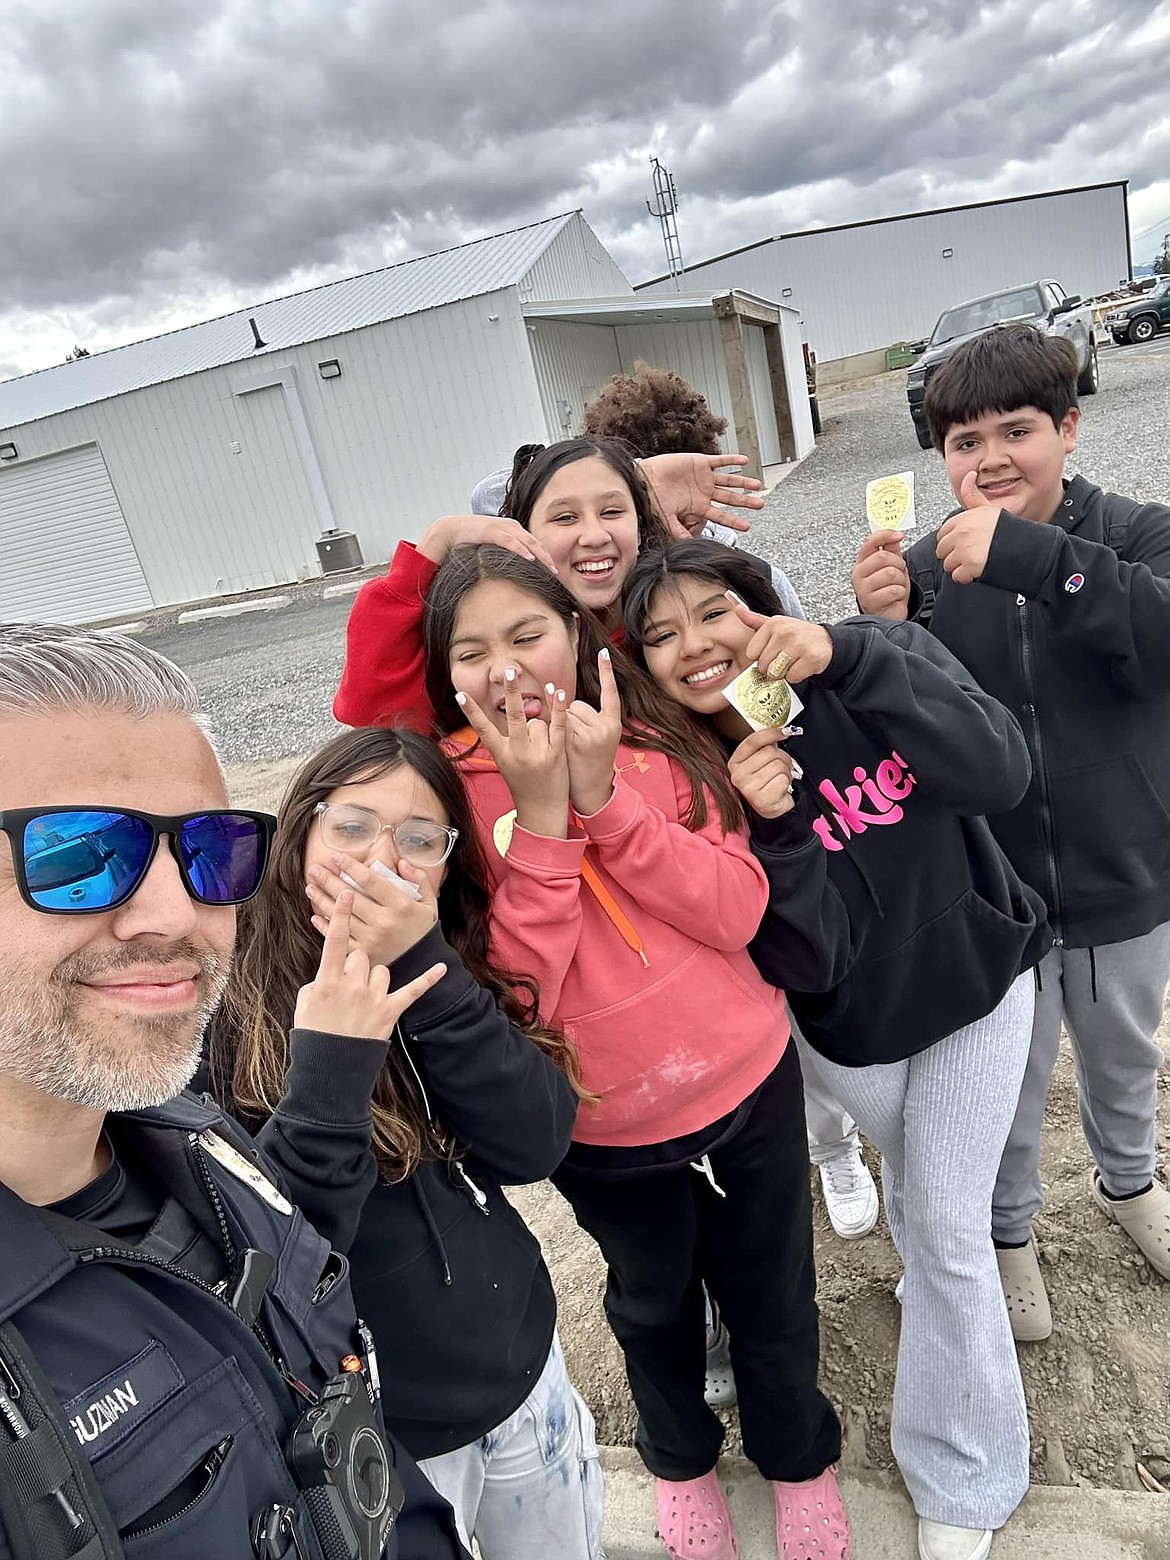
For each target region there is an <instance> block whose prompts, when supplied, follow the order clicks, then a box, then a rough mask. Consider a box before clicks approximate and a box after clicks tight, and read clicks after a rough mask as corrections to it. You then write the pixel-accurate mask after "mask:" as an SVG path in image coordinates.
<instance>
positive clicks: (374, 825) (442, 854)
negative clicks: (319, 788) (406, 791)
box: [314, 802, 459, 867]
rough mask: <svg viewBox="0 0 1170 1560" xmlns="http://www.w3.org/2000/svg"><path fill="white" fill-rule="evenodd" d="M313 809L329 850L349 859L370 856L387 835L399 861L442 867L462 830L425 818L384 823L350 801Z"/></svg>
mask: <svg viewBox="0 0 1170 1560" xmlns="http://www.w3.org/2000/svg"><path fill="white" fill-rule="evenodd" d="M314 810H315V812H316V815H317V817H318V818H319V820H320V825H321V838H322V840H323V841H324V842H325V844H326V845H327V846H328V848H329V849H330V850H341V851H345V852H346V854H347V855H350V856H365V855H367V854H368V853H369V852H370V851H371V850H373V848H374V846H375V845H376V844H377V843H378V840H379V839H380V838H381V836H382V835H383V834H388V835H389V836H390V838H391V840H393V842H394V849H395V850H396V851H397V853H398V856H399V857H400V858H402V857H405V859H406V860H407V861H412V862H413V863H414V865H415V866H416V867H441V866H442V864H443V862H444V861H446V859H447V857H448V856H449V855H450V854H451V852H452V851H453V850H454V848H455V841H456V840H457V839H458V838H459V830H458V829H452V828H449V827H448V826H447V825H446V824H444V823H431V822H429V821H428V820H427V819H425V818H407V819H406V821H405V822H404V823H383V822H382V820H381V818H379V817H378V814H377V813H376V812H371V811H370V809H369V808H368V807H355V806H353V805H352V804H351V803H349V802H343V803H340V804H338V805H336V806H332V807H331V806H329V804H328V803H327V802H318V803H317V806H316V808H315V809H314Z"/></svg>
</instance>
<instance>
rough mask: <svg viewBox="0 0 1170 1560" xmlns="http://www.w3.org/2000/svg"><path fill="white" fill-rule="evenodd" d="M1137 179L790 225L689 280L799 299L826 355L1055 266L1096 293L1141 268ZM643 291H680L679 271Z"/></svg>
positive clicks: (926, 325) (1053, 271)
mask: <svg viewBox="0 0 1170 1560" xmlns="http://www.w3.org/2000/svg"><path fill="white" fill-rule="evenodd" d="M1127 192H1128V184H1127V181H1125V180H1120V181H1118V182H1116V183H1112V184H1091V185H1085V186H1082V187H1080V188H1077V189H1067V190H1053V191H1051V192H1050V193H1047V194H1043V195H1023V196H1019V197H1016V198H1013V199H1010V200H995V201H984V202H980V203H979V204H976V205H968V206H951V207H948V208H945V209H943V210H939V211H922V212H914V213H911V214H909V215H907V216H899V217H884V218H882V219H880V220H878V221H875V222H850V223H846V224H845V225H844V226H841V227H827V228H815V229H810V230H808V231H806V232H802V233H782V234H779V235H778V236H777V237H775V238H766V239H763V240H761V242H759V243H758V244H751V245H748V246H747V247H746V248H744V249H735V250H732V251H731V252H730V253H728V254H725V255H717V256H715V257H714V258H713V259H711V260H705V261H701V262H699V263H697V264H695V265H690V266H687V268H686V272H685V275H684V277H683V280H682V285H683V287H684V288H686V289H690V288H694V287H721V286H722V287H742V288H746V289H747V290H748V291H749V292H753V293H759V294H760V295H761V296H762V297H764V298H775V299H778V300H779V301H780V302H781V303H786V304H791V305H793V306H795V307H796V308H797V309H799V311H800V313H801V316H802V318H803V320H804V329H805V336H806V338H807V340H808V342H809V345H810V346H811V347H812V349H813V350H814V351H815V353H816V355H817V357H818V359H819V360H820V361H821V362H826V361H830V360H833V359H838V358H847V357H853V356H855V355H857V354H859V353H863V352H872V351H875V350H878V349H882V348H885V347H888V346H890V345H891V344H893V343H895V342H905V341H914V340H917V339H918V338H919V337H922V336H926V335H929V333H930V331H931V330H932V329H933V327H934V323H935V321H936V320H937V319H938V317H939V315H940V314H941V313H942V312H943V310H944V309H946V308H949V307H950V306H951V305H952V304H955V303H961V302H963V300H964V299H966V298H976V297H978V296H979V295H980V294H982V293H988V292H994V291H996V290H997V289H998V288H1001V287H1011V286H1014V285H1015V284H1016V283H1018V282H1026V281H1034V280H1036V279H1037V278H1040V277H1047V276H1053V277H1055V278H1056V279H1057V281H1059V282H1060V283H1061V284H1062V285H1063V287H1064V288H1065V291H1066V292H1069V293H1080V294H1081V296H1082V297H1086V298H1087V297H1091V296H1092V295H1093V294H1095V293H1102V292H1106V291H1108V290H1109V289H1111V288H1113V287H1116V285H1117V283H1118V280H1119V279H1121V278H1128V277H1129V275H1130V269H1131V260H1130V249H1129V220H1128V213H1127V206H1126V201H1127ZM638 291H639V292H646V293H651V294H653V295H655V296H665V297H670V296H677V289H676V288H675V284H674V282H673V281H672V280H671V279H670V278H669V277H656V278H655V279H654V280H653V281H651V282H645V283H643V284H642V285H641V287H640V288H639V289H638Z"/></svg>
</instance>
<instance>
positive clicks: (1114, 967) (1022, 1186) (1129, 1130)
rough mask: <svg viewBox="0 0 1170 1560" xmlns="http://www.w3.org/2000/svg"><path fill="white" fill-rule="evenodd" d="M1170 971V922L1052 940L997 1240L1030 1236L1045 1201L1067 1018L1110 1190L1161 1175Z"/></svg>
mask: <svg viewBox="0 0 1170 1560" xmlns="http://www.w3.org/2000/svg"><path fill="white" fill-rule="evenodd" d="M1094 966H1095V968H1096V992H1095V993H1094ZM1167 980H1170V922H1167V923H1166V924H1165V925H1164V926H1158V927H1155V928H1154V930H1153V931H1152V932H1147V933H1146V935H1145V936H1144V937H1133V938H1131V939H1130V940H1129V941H1128V942H1119V943H1109V944H1107V945H1106V946H1105V947H1103V948H1094V949H1092V950H1090V949H1088V948H1053V950H1052V951H1051V953H1049V954H1048V956H1047V957H1046V958H1045V959H1044V960H1043V961H1042V962H1041V963H1040V965H1039V968H1038V984H1039V989H1038V991H1037V992H1036V1017H1035V1021H1034V1024H1033V1028H1032V1051H1031V1055H1030V1057H1029V1059H1028V1069H1027V1072H1026V1073H1025V1074H1024V1086H1023V1088H1022V1090H1021V1091H1020V1103H1019V1106H1018V1108H1017V1110H1016V1119H1015V1121H1014V1122H1013V1123H1012V1130H1011V1133H1010V1135H1009V1136H1008V1141H1007V1147H1006V1148H1005V1149H1004V1155H1003V1163H1002V1164H1001V1165H1000V1170H999V1179H998V1181H997V1183H996V1187H995V1200H994V1203H993V1205H992V1221H991V1228H992V1234H993V1235H994V1236H995V1238H996V1240H1001V1241H1007V1242H1009V1243H1019V1242H1022V1241H1025V1240H1027V1239H1028V1236H1029V1234H1030V1233H1031V1229H1032V1219H1033V1217H1034V1215H1035V1214H1037V1213H1038V1212H1039V1211H1040V1208H1041V1206H1042V1205H1043V1202H1044V1196H1043V1192H1042V1191H1041V1188H1040V1129H1041V1126H1042V1125H1043V1121H1044V1107H1045V1105H1046V1104H1047V1101H1048V1088H1049V1084H1050V1083H1051V1081H1052V1069H1053V1068H1054V1067H1055V1066H1056V1058H1057V1055H1058V1053H1059V1051H1060V1023H1061V1019H1062V1018H1063V1019H1064V1026H1065V1028H1066V1029H1067V1030H1068V1037H1069V1040H1070V1041H1071V1042H1072V1052H1073V1062H1074V1065H1075V1067H1076V1074H1077V1096H1078V1099H1079V1102H1080V1109H1081V1125H1082V1126H1083V1128H1084V1132H1085V1139H1086V1141H1087V1142H1088V1145H1089V1152H1090V1153H1091V1154H1092V1156H1093V1161H1094V1163H1095V1164H1096V1166H1097V1168H1098V1169H1099V1170H1100V1172H1101V1178H1102V1180H1103V1181H1104V1183H1105V1190H1106V1191H1107V1192H1110V1193H1112V1195H1113V1196H1114V1197H1124V1196H1125V1195H1126V1194H1127V1193H1129V1192H1140V1191H1141V1190H1142V1188H1143V1187H1144V1186H1146V1185H1147V1184H1148V1183H1149V1181H1150V1180H1151V1179H1152V1178H1153V1175H1154V1168H1155V1143H1154V1131H1155V1125H1156V1120H1157V1111H1158V1071H1159V1069H1160V1068H1161V1066H1162V1065H1163V1063H1164V1062H1165V1057H1164V1056H1163V1054H1162V1052H1161V1050H1160V1049H1159V1047H1158V1046H1157V1045H1156V1044H1155V1041H1154V1033H1155V1031H1156V1030H1157V1028H1158V1025H1159V1024H1160V1023H1161V1021H1162V1010H1163V1005H1164V1003H1165V1000H1166V984H1167Z"/></svg>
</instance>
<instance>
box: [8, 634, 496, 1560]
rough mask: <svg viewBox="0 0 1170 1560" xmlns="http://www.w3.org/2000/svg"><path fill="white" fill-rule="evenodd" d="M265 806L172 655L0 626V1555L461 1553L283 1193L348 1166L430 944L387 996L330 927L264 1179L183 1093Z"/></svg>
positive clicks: (332, 1282)
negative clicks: (229, 776) (241, 786)
mask: <svg viewBox="0 0 1170 1560" xmlns="http://www.w3.org/2000/svg"><path fill="white" fill-rule="evenodd" d="M271 824H272V820H271V819H269V818H267V817H266V816H264V815H262V814H257V813H251V812H248V811H246V810H238V809H230V808H229V807H228V803H227V798H226V794H225V791H224V785H223V778H222V775H221V772H220V769H219V764H218V762H217V759H216V756H215V753H214V752H213V750H212V747H211V745H210V743H209V741H208V738H207V735H206V731H205V729H204V727H203V725H202V723H201V721H200V717H199V715H198V711H197V706H196V700H195V693H194V689H193V688H192V686H191V684H190V682H189V681H188V680H187V678H186V677H185V676H184V675H183V674H182V673H181V672H179V671H178V670H177V669H176V668H175V667H174V666H172V665H171V664H170V663H169V662H167V661H165V660H163V659H162V658H161V657H159V656H157V655H155V654H153V653H152V652H151V651H149V650H147V649H145V648H143V647H141V646H139V645H137V644H135V643H133V642H132V641H130V640H126V639H119V638H116V637H113V636H99V635H96V634H93V633H90V632H87V631H84V630H78V629H66V628H58V627H49V626H41V625H26V626H15V625H3V624H0V830H2V831H3V833H4V834H5V835H6V836H7V841H6V842H0V1253H2V1254H3V1255H2V1258H0V1560H12V1557H16V1560H23V1557H25V1556H36V1557H37V1560H50V1557H54V1556H56V1555H58V1554H60V1555H62V1556H64V1555H77V1554H84V1555H85V1556H87V1557H88V1556H90V1555H92V1556H95V1557H96V1556H109V1555H115V1554H119V1553H124V1554H125V1555H126V1556H127V1557H133V1560H152V1557H155V1556H159V1557H161V1556H164V1555H165V1556H166V1557H167V1560H220V1557H222V1560H248V1557H250V1556H259V1557H261V1560H285V1557H289V1560H306V1557H307V1560H333V1557H334V1556H338V1557H341V1556H345V1557H354V1560H376V1557H378V1556H380V1555H385V1556H394V1555H401V1556H402V1557H403V1560H414V1557H419V1560H455V1557H461V1560H465V1555H464V1551H463V1550H462V1549H461V1548H460V1546H459V1542H458V1539H457V1537H456V1536H455V1530H454V1525H453V1522H452V1520H451V1514H450V1509H449V1508H448V1507H447V1506H446V1505H445V1504H444V1503H443V1502H442V1501H440V1499H439V1498H438V1496H437V1495H435V1493H434V1491H433V1490H431V1488H430V1486H429V1485H428V1484H426V1482H425V1481H424V1480H423V1479H422V1476H421V1475H420V1474H419V1473H418V1470H417V1469H416V1468H415V1467H414V1465H413V1464H412V1463H411V1462H410V1459H409V1458H408V1457H407V1456H406V1454H405V1453H404V1452H403V1451H402V1450H401V1449H400V1448H396V1447H395V1446H394V1445H393V1443H392V1442H390V1443H388V1442H387V1441H386V1440H385V1439H384V1437H383V1435H382V1431H381V1420H380V1416H379V1412H378V1407H377V1395H378V1380H377V1368H376V1358H375V1355H374V1348H373V1341H372V1339H371V1338H370V1336H369V1334H368V1332H366V1331H365V1330H364V1329H363V1328H362V1327H361V1326H360V1324H359V1323H358V1321H357V1318H356V1317H355V1314H354V1309H353V1302H352V1299H351V1296H350V1290H349V1283H348V1273H347V1267H346V1263H345V1259H344V1257H342V1256H341V1255H339V1254H338V1253H336V1252H334V1251H333V1250H332V1249H331V1247H330V1245H329V1243H328V1241H327V1240H325V1239H323V1238H322V1236H321V1235H319V1234H318V1233H317V1231H316V1230H315V1229H314V1228H313V1227H312V1226H311V1225H310V1224H308V1223H307V1222H306V1220H305V1218H304V1216H303V1214H302V1212H301V1211H300V1209H299V1208H298V1206H297V1203H298V1202H302V1201H303V1202H304V1203H305V1204H306V1206H312V1207H315V1208H317V1209H326V1208H327V1206H328V1204H327V1201H326V1200H325V1199H323V1197H322V1188H323V1187H327V1186H329V1184H330V1182H331V1180H333V1179H336V1181H337V1184H338V1185H339V1186H343V1185H344V1184H345V1183H346V1181H347V1178H348V1181H349V1182H351V1183H352V1182H353V1181H354V1179H355V1176H356V1177H358V1178H360V1176H361V1175H364V1174H365V1173H366V1170H365V1169H364V1166H365V1165H366V1163H367V1161H368V1160H369V1155H368V1154H367V1153H366V1148H367V1146H368V1135H369V1119H368V1104H369V1096H370V1091H371V1089H372V1087H373V1083H374V1080H375V1078H376V1077H377V1074H378V1072H379V1070H380V1068H381V1066H382V1062H383V1059H384V1057H385V1050H386V1047H385V1041H387V1040H388V1038H389V1036H390V1034H391V1032H392V1030H393V1027H394V1024H395V1023H396V1021H397V1019H398V1017H399V1016H400V1015H401V1013H402V1012H403V1011H405V1009H406V1008H407V1007H409V1005H410V1003H411V1002H412V1001H413V1000H414V999H415V998H416V997H417V996H419V995H421V993H422V991H424V990H427V989H429V988H430V986H432V985H433V984H434V983H435V982H436V981H437V980H439V979H441V977H442V974H443V967H442V966H441V965H438V966H436V967H435V968H434V969H432V970H431V971H429V972H428V973H427V974H426V975H424V976H423V977H421V978H420V979H419V980H418V981H415V982H413V983H411V984H410V985H408V986H405V987H403V988H402V989H401V990H397V991H396V990H391V989H390V983H389V976H388V972H387V971H386V970H385V969H384V968H381V967H375V968H373V969H371V968H370V966H369V964H368V962H367V961H365V960H364V958H363V956H361V955H360V954H354V955H351V954H349V952H348V936H347V935H346V933H345V926H344V924H343V925H342V927H341V928H340V929H339V931H338V934H337V935H336V936H332V937H331V938H330V940H329V942H328V943H327V945H326V948H325V951H324V953H323V955H322V964H321V970H320V973H319V974H318V976H317V979H316V981H315V982H314V983H313V984H312V985H311V986H309V987H306V988H305V991H304V992H303V993H302V1001H303V1009H302V1012H301V1013H300V1014H299V1015H298V1023H299V1024H300V1023H301V1022H302V1020H303V1025H304V1030H305V1031H306V1032H305V1033H301V1034H298V1036H297V1037H296V1042H295V1044H294V1046H293V1058H292V1067H291V1070H290V1073H289V1080H288V1092H287V1094H286V1098H285V1100H284V1102H283V1105H282V1107H281V1109H280V1110H278V1111H277V1113H276V1115H275V1116H274V1117H273V1120H272V1122H270V1123H269V1124H268V1127H266V1129H265V1131H266V1133H268V1134H270V1135H274V1138H273V1140H274V1141H275V1140H276V1139H279V1142H278V1144H277V1146H278V1147H279V1149H280V1153H279V1155H278V1156H277V1157H278V1158H279V1159H280V1162H281V1164H282V1165H283V1166H284V1167H285V1168H284V1169H283V1171H281V1172H279V1173H278V1172H276V1171H274V1170H273V1168H272V1166H271V1164H270V1162H269V1160H268V1159H266V1158H265V1157H264V1155H263V1154H262V1152H260V1151H258V1149H257V1147H256V1145H255V1144H253V1142H252V1141H251V1140H250V1139H249V1138H247V1137H246V1135H244V1134H243V1133H242V1132H241V1131H240V1129H239V1128H238V1127H236V1126H234V1125H233V1124H231V1123H229V1122H227V1121H225V1120H224V1118H223V1117H222V1116H221V1115H220V1113H219V1112H218V1111H217V1110H215V1109H214V1108H213V1107H211V1106H210V1105H208V1104H207V1103H206V1102H200V1101H199V1100H197V1099H196V1098H195V1096H194V1095H191V1094H185V1093H184V1092H183V1090H184V1088H185V1086H186V1084H187V1083H188V1081H189V1080H190V1078H191V1077H192V1075H193V1073H194V1071H195V1068H196V1065H197V1063H198V1060H199V1055H200V1044H201V1039H202V1035H203V1031H204V1028H205V1026H206V1024H207V1022H208V1020H209V1018H210V1017H211V1015H212V1013H213V1011H214V1009H215V1006H216V1003H217V1001H218V999H219V996H220V994H221V992H222V989H223V984H224V980H225V978H226V972H227V968H228V962H229V960H230V958H231V952H232V941H233V937H234V933H235V917H236V910H235V907H236V905H238V904H240V903H242V902H244V901H245V900H246V899H247V898H249V897H250V896H251V894H253V893H254V892H255V890H256V889H257V888H258V886H259V883H260V880H261V877H262V876H263V872H264V868H265V864H266V860H267V850H268V843H269V839H270V834H271ZM342 919H343V923H344V920H345V917H344V914H343V917H342ZM338 1036H347V1037H351V1038H349V1039H347V1040H345V1041H341V1040H339V1039H338ZM353 1037H357V1038H353ZM260 1148H261V1149H262V1148H263V1144H262V1143H261V1145H260ZM290 1166H291V1167H292V1173H290V1169H289V1167H290ZM355 1166H356V1167H358V1168H357V1169H356V1170H355ZM360 1195H364V1191H362V1192H361V1194H360Z"/></svg>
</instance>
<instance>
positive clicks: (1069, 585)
mask: <svg viewBox="0 0 1170 1560" xmlns="http://www.w3.org/2000/svg"><path fill="white" fill-rule="evenodd" d="M1084 583H1085V576H1084V575H1083V574H1070V575H1069V577H1068V579H1067V580H1065V582H1064V588H1065V590H1066V591H1067V592H1068V593H1069V595H1070V596H1075V595H1076V593H1077V591H1078V590H1080V588H1081V586H1082V585H1083V584H1084Z"/></svg>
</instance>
